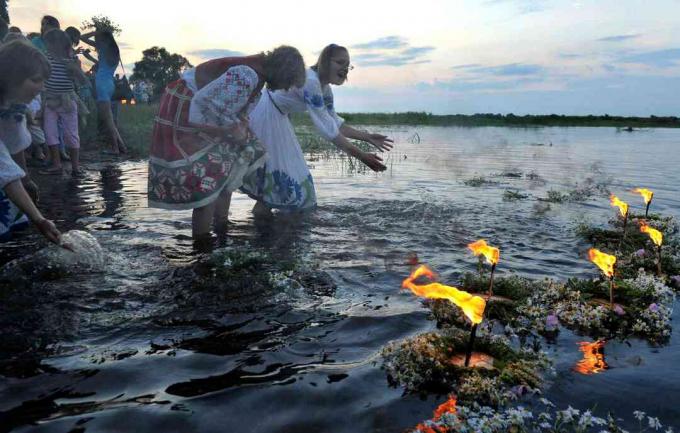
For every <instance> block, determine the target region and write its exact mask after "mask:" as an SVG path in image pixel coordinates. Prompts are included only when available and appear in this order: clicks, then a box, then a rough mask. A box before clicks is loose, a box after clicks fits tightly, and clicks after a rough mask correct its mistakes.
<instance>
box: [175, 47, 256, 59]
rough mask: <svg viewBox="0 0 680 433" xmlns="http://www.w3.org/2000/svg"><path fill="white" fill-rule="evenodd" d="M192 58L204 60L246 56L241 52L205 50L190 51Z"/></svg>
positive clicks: (216, 49) (217, 49) (220, 49)
mask: <svg viewBox="0 0 680 433" xmlns="http://www.w3.org/2000/svg"><path fill="white" fill-rule="evenodd" d="M188 54H189V55H191V56H196V57H200V58H202V59H214V58H219V57H238V56H243V55H245V54H244V53H242V52H241V51H234V50H228V49H225V48H205V49H202V50H194V51H189V53H188Z"/></svg>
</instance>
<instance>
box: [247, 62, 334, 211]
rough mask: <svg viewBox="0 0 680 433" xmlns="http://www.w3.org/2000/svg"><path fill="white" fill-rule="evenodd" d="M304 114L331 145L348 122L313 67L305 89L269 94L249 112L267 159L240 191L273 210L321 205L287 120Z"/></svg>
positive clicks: (291, 127) (308, 72)
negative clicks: (335, 105)
mask: <svg viewBox="0 0 680 433" xmlns="http://www.w3.org/2000/svg"><path fill="white" fill-rule="evenodd" d="M304 111H306V112H307V114H309V117H310V118H311V120H312V123H313V124H314V126H315V128H316V130H317V131H318V133H319V134H320V135H321V136H322V137H323V138H325V139H327V140H329V141H330V140H333V139H334V138H336V137H337V136H338V134H339V133H340V130H339V129H340V126H342V123H343V122H344V120H343V119H342V118H341V117H340V116H338V115H337V114H336V112H335V107H334V105H333V92H332V90H331V87H330V86H329V85H325V86H323V87H322V86H321V83H320V82H319V76H318V74H317V73H316V71H314V70H313V69H311V68H310V69H308V70H307V79H306V81H305V85H304V87H303V88H294V89H291V90H287V91H283V90H278V91H275V92H270V91H268V90H264V91H263V92H262V97H261V98H260V101H259V102H258V104H257V106H256V107H255V109H254V110H253V111H252V113H251V114H250V129H251V130H252V131H253V133H255V135H256V136H257V138H258V140H259V141H260V143H262V144H263V145H264V147H265V149H266V151H267V155H268V158H267V162H266V163H265V166H264V167H263V168H261V169H258V170H257V172H255V174H254V175H251V176H249V177H248V179H246V182H245V183H244V185H243V186H242V187H241V191H243V192H245V193H247V194H248V195H249V196H250V197H252V198H254V199H256V200H261V201H263V202H264V203H265V204H266V205H267V206H268V207H270V208H276V209H281V210H283V211H300V210H309V209H313V208H314V207H316V192H315V190H314V180H313V179H312V175H311V174H310V172H309V169H308V168H307V163H306V162H305V158H304V155H303V154H302V149H301V148H300V142H299V141H298V139H297V137H296V135H295V130H294V128H293V125H292V123H291V122H290V119H289V118H288V114H289V113H295V112H304Z"/></svg>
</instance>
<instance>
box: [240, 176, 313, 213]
mask: <svg viewBox="0 0 680 433" xmlns="http://www.w3.org/2000/svg"><path fill="white" fill-rule="evenodd" d="M241 192H244V193H245V194H248V196H250V198H253V199H255V200H260V201H262V202H264V204H266V205H267V207H270V208H273V209H279V210H282V211H306V210H312V209H314V208H316V191H315V189H314V179H312V175H311V174H308V175H307V177H306V178H304V179H300V180H296V179H293V178H292V177H290V176H289V175H288V174H287V173H285V172H283V171H280V170H273V171H269V170H268V169H267V165H266V164H265V166H264V167H261V168H259V169H258V170H257V171H256V172H254V173H252V174H251V175H250V176H248V177H247V178H246V179H245V182H244V183H243V186H242V187H241Z"/></svg>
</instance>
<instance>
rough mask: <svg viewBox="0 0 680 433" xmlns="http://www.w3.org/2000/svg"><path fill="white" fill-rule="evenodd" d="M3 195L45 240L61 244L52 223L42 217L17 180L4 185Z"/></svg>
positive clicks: (57, 231) (59, 235)
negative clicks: (23, 214)
mask: <svg viewBox="0 0 680 433" xmlns="http://www.w3.org/2000/svg"><path fill="white" fill-rule="evenodd" d="M5 194H7V197H8V198H9V199H10V200H11V201H12V203H14V204H15V205H16V206H17V207H18V208H19V209H21V211H22V212H23V213H25V214H26V216H28V219H30V220H31V222H33V224H35V226H36V227H37V228H38V230H39V231H40V233H41V234H42V235H43V236H45V238H47V240H49V241H50V242H54V243H55V244H57V245H59V244H60V242H61V233H60V232H59V230H57V227H56V226H55V225H54V223H53V222H52V221H50V220H48V219H45V217H43V216H42V214H41V213H40V211H39V210H38V208H37V207H35V204H34V203H33V200H31V197H29V196H28V193H27V192H26V190H25V189H24V186H23V185H22V184H21V181H20V180H19V179H17V180H14V181H12V182H10V183H8V184H7V185H5Z"/></svg>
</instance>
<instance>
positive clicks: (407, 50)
mask: <svg viewBox="0 0 680 433" xmlns="http://www.w3.org/2000/svg"><path fill="white" fill-rule="evenodd" d="M351 48H352V49H355V50H358V51H359V54H356V55H353V56H352V60H354V61H356V62H357V63H358V64H360V65H361V66H365V67H371V66H403V65H415V64H420V63H429V62H430V60H427V59H423V58H422V57H423V56H425V55H426V54H428V53H430V52H432V51H434V50H435V47H431V46H423V47H413V46H410V44H409V42H408V40H406V39H405V38H402V37H401V36H385V37H384V38H379V39H374V40H372V41H369V42H365V43H361V44H355V45H352V46H351Z"/></svg>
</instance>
